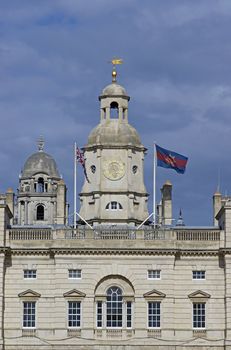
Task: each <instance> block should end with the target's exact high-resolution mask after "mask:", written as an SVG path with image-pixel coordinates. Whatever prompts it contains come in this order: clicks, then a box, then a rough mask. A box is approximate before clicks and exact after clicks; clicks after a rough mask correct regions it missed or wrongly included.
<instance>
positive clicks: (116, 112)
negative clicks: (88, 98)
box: [110, 101, 119, 118]
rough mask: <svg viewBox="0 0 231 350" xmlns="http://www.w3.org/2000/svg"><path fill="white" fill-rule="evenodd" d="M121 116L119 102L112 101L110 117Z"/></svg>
mask: <svg viewBox="0 0 231 350" xmlns="http://www.w3.org/2000/svg"><path fill="white" fill-rule="evenodd" d="M118 116H119V106H118V103H117V102H115V101H114V102H111V104H110V117H111V118H118Z"/></svg>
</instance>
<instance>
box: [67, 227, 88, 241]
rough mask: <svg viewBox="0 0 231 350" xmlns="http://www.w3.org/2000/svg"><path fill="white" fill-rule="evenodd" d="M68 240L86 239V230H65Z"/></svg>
mask: <svg viewBox="0 0 231 350" xmlns="http://www.w3.org/2000/svg"><path fill="white" fill-rule="evenodd" d="M64 232H65V238H66V239H85V229H84V228H77V229H64Z"/></svg>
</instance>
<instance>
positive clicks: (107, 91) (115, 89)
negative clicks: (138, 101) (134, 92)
mask: <svg viewBox="0 0 231 350" xmlns="http://www.w3.org/2000/svg"><path fill="white" fill-rule="evenodd" d="M106 96H125V97H127V98H128V95H127V93H126V90H125V88H124V87H123V86H121V85H119V84H117V83H112V84H109V85H107V86H106V87H105V88H104V89H103V91H102V93H101V95H100V97H106Z"/></svg>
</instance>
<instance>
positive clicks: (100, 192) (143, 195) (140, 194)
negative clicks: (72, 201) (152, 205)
mask: <svg viewBox="0 0 231 350" xmlns="http://www.w3.org/2000/svg"><path fill="white" fill-rule="evenodd" d="M95 194H100V195H103V194H125V195H127V196H129V195H130V194H132V195H134V196H137V197H148V196H149V194H148V193H147V192H134V191H91V192H82V193H80V194H79V196H80V197H91V196H93V195H95ZM95 199H97V198H95ZM132 199H133V198H132Z"/></svg>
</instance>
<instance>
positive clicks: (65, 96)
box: [0, 0, 231, 225]
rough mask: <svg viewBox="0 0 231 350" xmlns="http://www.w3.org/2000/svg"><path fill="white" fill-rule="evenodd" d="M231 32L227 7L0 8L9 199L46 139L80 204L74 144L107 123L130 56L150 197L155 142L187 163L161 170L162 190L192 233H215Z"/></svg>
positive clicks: (134, 118)
mask: <svg viewBox="0 0 231 350" xmlns="http://www.w3.org/2000/svg"><path fill="white" fill-rule="evenodd" d="M230 32H231V1H230V0H220V1H219V0H200V1H192V0H164V1H163V0H143V1H142V2H141V1H140V0H117V1H111V0H94V1H92V0H91V1H90V0H85V1H82V0H54V1H52V0H39V1H38V0H20V1H18V0H11V1H7V0H3V1H1V3H0V80H1V83H0V121H1V127H0V164H1V171H0V192H5V191H6V189H7V188H8V187H13V188H14V189H15V190H16V189H17V185H18V175H19V173H20V170H21V168H22V167H23V164H24V162H25V160H26V159H27V157H28V156H29V155H30V154H31V153H33V152H35V151H36V140H37V139H38V137H39V135H43V136H44V138H45V140H46V147H45V150H46V151H47V152H48V153H50V154H51V155H52V156H53V157H54V158H55V159H56V161H57V164H58V167H59V170H60V173H61V174H62V175H63V178H64V180H65V181H66V183H67V185H68V191H69V201H70V202H71V203H72V201H73V200H72V193H73V186H72V184H73V179H72V173H73V164H72V158H73V154H72V148H73V143H74V142H75V141H76V142H77V143H78V145H80V146H83V145H84V144H86V142H87V136H88V134H89V132H90V131H91V129H92V128H93V127H94V126H95V125H96V124H97V123H98V122H99V102H98V95H99V94H100V92H101V90H102V89H103V87H104V86H105V85H107V84H108V83H110V81H111V66H110V65H109V64H108V61H109V60H110V59H111V58H112V57H122V58H123V60H124V64H123V65H122V66H120V67H119V74H118V82H119V83H120V84H122V85H123V86H125V88H126V90H127V92H128V94H129V95H130V96H131V101H130V108H129V122H130V123H131V124H132V125H133V126H135V127H136V128H137V130H138V131H139V133H140V136H141V139H142V141H143V144H144V145H145V147H147V148H148V149H149V151H148V154H147V156H146V160H145V182H146V186H147V189H148V192H149V193H150V195H151V194H152V162H153V152H152V147H153V146H152V145H153V142H154V141H156V142H157V143H158V144H159V145H161V146H162V147H165V148H168V149H172V150H174V151H176V152H178V153H182V154H184V155H186V156H188V157H189V162H188V167H187V171H186V173H185V174H184V175H179V174H177V173H175V172H174V171H172V170H166V169H161V168H158V172H157V187H158V189H159V188H160V187H161V186H162V184H163V183H164V182H165V181H166V180H170V181H171V182H172V184H173V206H174V217H175V218H177V216H178V212H179V209H180V208H182V210H183V216H184V220H185V223H186V224H188V225H211V224H212V195H213V193H214V192H215V190H216V188H217V184H218V177H219V173H220V189H221V191H222V193H223V194H231V164H230V158H231V157H230V149H231V116H230V111H231V74H230V73H231V71H230V66H231V65H230V62H231V45H230ZM78 173H79V174H80V170H79V172H78ZM82 181H83V177H82V175H81V178H80V177H79V181H78V187H79V188H78V190H79V191H80V188H81V184H82ZM158 197H159V191H158ZM151 203H152V198H151V196H150V211H151Z"/></svg>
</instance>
